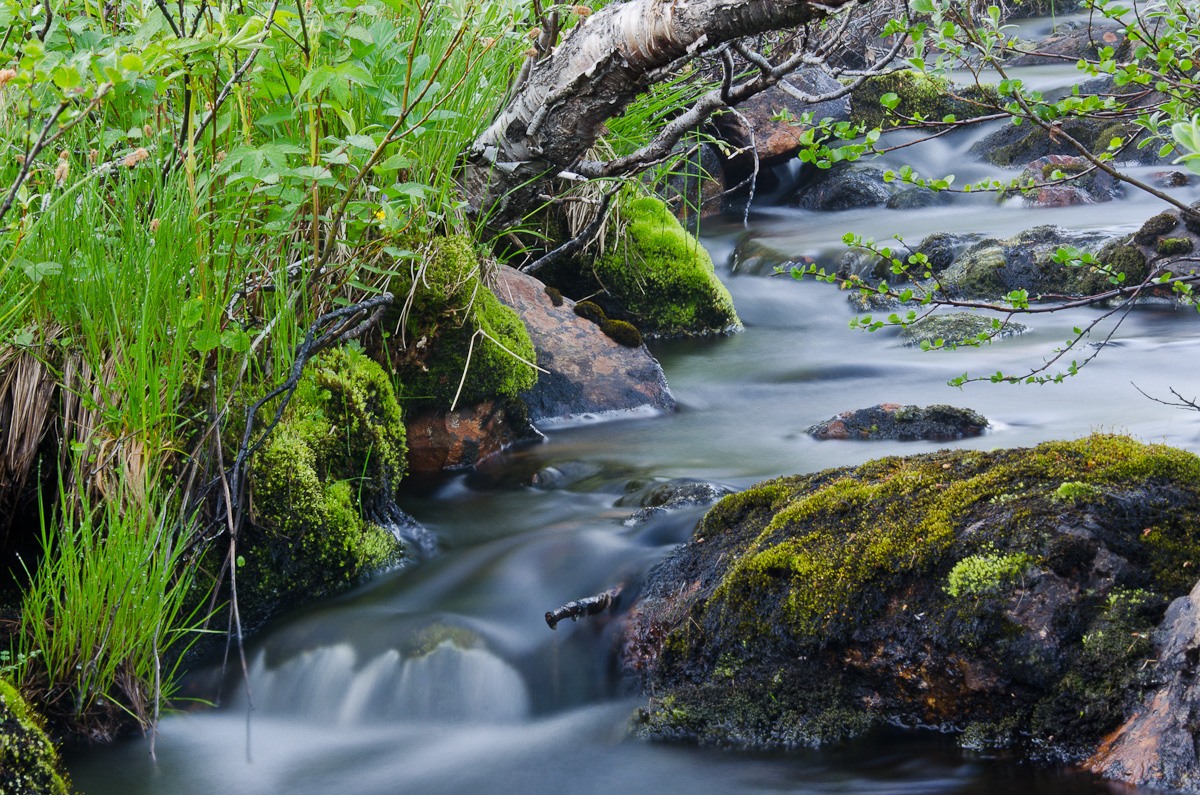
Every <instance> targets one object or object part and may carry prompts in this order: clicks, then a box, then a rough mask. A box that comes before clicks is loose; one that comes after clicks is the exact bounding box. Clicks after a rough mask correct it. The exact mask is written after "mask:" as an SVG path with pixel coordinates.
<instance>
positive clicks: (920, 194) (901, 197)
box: [887, 187, 951, 210]
mask: <svg viewBox="0 0 1200 795" xmlns="http://www.w3.org/2000/svg"><path fill="white" fill-rule="evenodd" d="M950 201H951V199H950V194H949V193H945V192H943V191H935V190H930V189H929V188H921V187H916V188H906V189H905V190H902V191H900V192H899V193H897V194H895V195H894V196H892V197H891V198H889V199H888V200H887V208H888V209H889V210H917V209H920V208H923V207H940V206H942V205H946V204H949V203H950Z"/></svg>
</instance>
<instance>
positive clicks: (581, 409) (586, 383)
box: [496, 267, 675, 422]
mask: <svg viewBox="0 0 1200 795" xmlns="http://www.w3.org/2000/svg"><path fill="white" fill-rule="evenodd" d="M552 293H554V291H548V290H547V288H546V285H544V284H542V282H540V281H538V280H537V279H535V278H533V277H532V276H529V275H528V274H524V273H521V272H519V271H517V270H515V269H513V268H509V267H503V268H501V269H500V270H499V272H498V283H497V287H496V295H497V296H498V297H499V299H500V300H501V301H502V302H503V303H505V304H507V305H508V306H510V307H512V308H513V309H514V310H515V311H516V312H517V314H518V315H520V317H521V319H522V320H523V321H524V323H525V328H526V329H527V330H528V332H529V337H530V339H531V340H532V341H533V348H534V351H535V352H536V357H537V365H538V366H539V367H541V368H542V369H544V370H546V371H548V372H545V373H539V374H538V380H537V383H536V384H535V385H534V386H533V388H532V389H530V390H528V391H527V392H525V393H524V394H523V395H522V396H521V400H522V402H523V403H524V405H525V407H526V409H527V411H528V416H529V419H530V420H531V421H533V422H542V421H546V420H554V419H564V418H576V417H581V416H584V415H601V414H608V413H612V412H628V411H631V410H637V409H650V410H659V411H666V410H670V409H673V408H674V407H675V399H674V397H672V395H671V390H670V389H669V388H668V387H667V379H666V376H664V375H663V371H662V367H660V366H659V364H658V362H657V361H655V359H654V357H653V356H651V355H650V352H649V351H647V350H646V347H645V346H644V345H639V346H637V347H632V348H631V347H628V346H626V345H622V344H621V343H619V342H618V341H616V340H614V339H611V338H610V337H608V336H607V335H606V334H605V333H604V332H603V331H602V330H601V328H600V326H599V325H597V324H596V323H593V322H591V321H590V320H587V319H585V318H583V317H581V316H580V315H578V314H577V313H576V312H575V306H576V304H575V302H574V301H572V300H571V299H570V298H566V297H565V296H563V295H561V294H557V293H554V294H552Z"/></svg>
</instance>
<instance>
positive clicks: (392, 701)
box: [235, 640, 529, 726]
mask: <svg viewBox="0 0 1200 795" xmlns="http://www.w3.org/2000/svg"><path fill="white" fill-rule="evenodd" d="M250 691H251V693H252V694H253V697H254V703H255V706H256V710H255V712H256V714H260V715H269V716H273V717H295V718H301V719H304V720H307V721H316V722H321V723H329V724H333V725H338V726H356V725H363V724H371V723H380V722H397V721H416V720H420V721H435V722H446V723H473V724H474V723H509V722H514V721H520V720H523V719H525V718H527V717H528V715H529V692H528V690H527V689H526V687H525V682H524V680H522V678H521V675H520V674H519V673H517V671H516V670H515V669H514V668H513V667H512V666H511V665H509V664H508V663H506V662H505V661H504V660H502V659H500V658H499V657H497V656H496V655H495V654H492V653H491V652H490V651H488V650H486V649H483V648H478V647H476V648H469V649H464V648H461V647H460V646H457V645H455V644H454V643H453V642H452V641H449V640H445V641H442V642H441V643H440V644H438V645H437V646H435V647H434V648H433V650H432V651H430V652H429V653H427V654H423V655H421V656H418V657H412V658H405V657H403V656H401V655H400V654H399V653H398V652H397V651H395V650H389V651H387V652H384V653H383V654H381V655H379V656H377V657H375V658H373V659H371V660H368V661H367V662H366V663H365V664H363V665H361V666H360V665H359V664H358V655H357V654H356V653H355V651H354V649H353V648H351V647H350V646H349V645H346V644H340V645H337V646H330V647H325V648H320V649H315V650H313V651H308V652H305V653H303V654H300V655H298V656H296V657H294V658H292V659H291V660H288V661H287V662H286V663H284V664H283V665H281V666H279V667H278V668H274V669H268V668H267V666H266V661H265V656H264V655H262V654H260V655H259V656H258V657H257V658H256V659H255V660H254V663H253V664H252V665H251V667H250ZM239 702H240V703H239V705H238V707H235V708H242V709H244V708H245V696H244V695H243V696H241V697H239Z"/></svg>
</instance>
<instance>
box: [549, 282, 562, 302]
mask: <svg viewBox="0 0 1200 795" xmlns="http://www.w3.org/2000/svg"><path fill="white" fill-rule="evenodd" d="M546 295H547V296H549V297H550V303H552V304H554V305H555V306H562V305H563V294H562V291H560V290H559V289H558V288H556V287H551V286H550V285H546Z"/></svg>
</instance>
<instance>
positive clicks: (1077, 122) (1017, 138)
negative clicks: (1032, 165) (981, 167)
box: [969, 118, 1120, 166]
mask: <svg viewBox="0 0 1200 795" xmlns="http://www.w3.org/2000/svg"><path fill="white" fill-rule="evenodd" d="M1061 127H1062V130H1063V131H1064V132H1066V133H1067V134H1068V135H1070V136H1071V137H1072V138H1074V139H1075V140H1077V141H1079V142H1080V143H1082V144H1083V145H1084V146H1086V147H1087V148H1088V149H1089V150H1094V151H1097V152H1105V151H1107V150H1108V144H1109V142H1110V141H1111V140H1112V139H1113V138H1114V137H1120V135H1117V134H1116V132H1115V131H1114V130H1113V128H1112V125H1110V124H1109V123H1108V122H1107V121H1105V120H1103V119H1087V118H1070V119H1066V120H1064V121H1063V122H1062V125H1061ZM969 154H971V155H974V156H976V157H982V158H983V159H984V160H987V161H988V162H989V163H992V164H993V165H997V166H1023V165H1025V164H1027V163H1029V162H1031V161H1033V160H1036V159H1038V158H1039V157H1045V156H1046V155H1077V154H1078V151H1077V150H1076V149H1075V148H1074V147H1073V146H1072V145H1071V144H1069V143H1068V142H1067V141H1066V139H1065V138H1063V139H1062V140H1058V139H1051V137H1050V133H1048V132H1046V131H1045V130H1044V129H1042V128H1041V127H1039V126H1037V125H1036V124H1031V123H1029V122H1026V123H1024V124H1020V125H1016V124H1006V125H1004V126H1002V127H1000V128H999V129H998V130H996V131H995V132H993V133H991V134H989V135H988V136H986V137H985V138H983V140H981V141H979V142H978V143H976V144H975V145H973V146H972V147H971V149H970V151H969Z"/></svg>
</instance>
